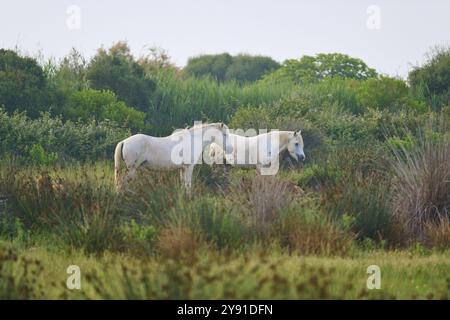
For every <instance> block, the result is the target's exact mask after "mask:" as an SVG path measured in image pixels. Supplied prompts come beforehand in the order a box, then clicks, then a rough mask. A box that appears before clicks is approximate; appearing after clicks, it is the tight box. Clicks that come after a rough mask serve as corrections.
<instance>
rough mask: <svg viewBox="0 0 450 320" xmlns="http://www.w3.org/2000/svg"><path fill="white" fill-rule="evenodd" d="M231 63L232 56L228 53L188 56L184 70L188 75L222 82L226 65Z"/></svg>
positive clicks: (226, 68)
mask: <svg viewBox="0 0 450 320" xmlns="http://www.w3.org/2000/svg"><path fill="white" fill-rule="evenodd" d="M232 63H233V57H232V56H231V55H230V54H228V53H222V54H205V55H200V56H198V57H193V58H189V60H188V63H187V65H186V67H185V68H184V72H185V73H186V74H187V75H188V76H194V77H205V76H210V77H212V78H213V79H215V80H217V81H219V82H222V81H224V80H225V75H226V73H227V70H228V67H229V66H230V65H231V64H232Z"/></svg>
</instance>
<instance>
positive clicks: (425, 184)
mask: <svg viewBox="0 0 450 320" xmlns="http://www.w3.org/2000/svg"><path fill="white" fill-rule="evenodd" d="M446 52H447V53H448V50H447V51H445V50H444V51H438V52H435V53H432V57H431V58H430V60H429V61H428V62H426V63H425V65H424V66H422V67H417V68H415V69H414V70H413V71H412V72H411V74H410V75H409V82H408V83H407V82H405V81H404V80H402V79H397V78H392V77H388V76H384V75H383V76H382V75H378V74H377V73H376V72H375V70H373V69H371V68H370V67H368V66H367V65H365V63H364V62H362V61H361V60H359V59H356V58H352V57H348V56H346V55H342V54H319V55H317V56H315V57H303V58H301V59H300V60H295V61H294V60H290V61H286V62H285V63H283V65H282V66H280V67H274V68H273V69H271V73H270V74H266V75H265V76H264V77H263V78H262V79H260V76H257V77H256V76H255V77H253V76H251V77H250V75H252V74H253V75H254V74H256V73H253V72H254V71H255V70H256V69H258V68H259V67H256V66H257V65H258V63H257V59H256V58H255V57H246V56H237V57H232V56H230V55H228V54H223V55H216V56H207V57H203V58H202V59H199V58H194V59H192V60H191V62H190V65H188V66H187V67H186V69H185V70H180V69H178V68H177V67H175V66H174V65H173V64H172V63H171V62H170V59H169V57H168V55H167V53H165V52H164V51H160V50H158V49H152V50H151V51H150V53H149V54H148V55H147V56H142V57H139V58H135V57H133V56H132V55H131V54H130V51H129V49H128V48H127V46H126V44H124V43H119V44H117V45H114V46H113V47H112V48H111V49H108V50H106V49H101V50H100V51H99V53H98V54H97V56H95V57H94V58H93V59H92V61H85V60H84V58H83V57H82V56H81V55H80V54H79V53H77V52H76V51H72V52H71V53H70V54H69V55H68V56H67V57H66V58H65V59H63V60H62V61H61V62H60V63H55V62H52V61H50V62H49V63H47V64H45V65H43V66H40V65H39V64H38V63H37V62H36V61H34V60H33V59H32V58H29V57H22V56H21V55H20V54H18V53H16V52H12V51H9V50H2V51H0V103H1V104H2V107H1V108H0V298H30V299H34V298H50V299H55V298H73V299H78V298H89V299H96V298H127V299H128V298H138V299H149V298H150V299H155V298H156V299H158V298H171V299H176V298H197V299H207V298H261V299H265V298H280V299H282V298H293V299H298V298H311V299H316V298H327V299H335V298H363V299H386V298H420V299H424V298H427V299H435V298H436V299H448V298H449V295H450V287H449V285H448V284H449V277H448V270H449V265H450V260H449V257H450V255H449V248H450V194H449V190H450V188H449V181H450V158H449V157H448V154H449V139H450V130H449V129H450V128H449V124H450V106H449V105H448V100H447V101H446V100H445V99H446V98H445V97H446V94H447V92H446V91H445V90H441V89H439V88H441V87H442V86H441V83H446V88H448V87H450V83H449V82H448V81H447V82H445V81H446V80H445V79H446V78H445V74H446V73H445V72H447V73H450V69H449V68H448V66H449V65H448V64H446V63H445V62H446V61H447V60H446V59H447V57H448V55H446ZM196 59H197V60H196ZM239 59H241V60H240V62H239V63H238V62H236V61H239ZM4 61H8V63H4ZM208 61H209V62H208ZM230 61H231V62H230ZM206 62H208V63H210V64H211V66H214V68H215V69H214V70H215V71H214V72H217V74H216V75H214V74H209V76H206V77H204V74H196V73H195V72H196V71H193V70H200V69H201V68H200V66H201V65H207V64H208V63H206ZM197 63H198V65H197V67H198V69H196V68H197V67H195V68H194V66H195V65H196V64H197ZM234 63H237V64H236V65H237V66H238V67H235V69H234V71H233V72H236V73H234V75H233V77H231V76H230V77H231V78H227V74H228V75H229V74H231V71H230V70H233V68H232V66H233V65H234ZM263 64H264V63H263ZM224 65H225V67H223V66H224ZM25 66H29V67H25ZM247 66H249V67H248V69H246V68H247ZM219 67H220V68H222V67H223V68H222V69H220V68H219ZM202 68H203V67H202ZM205 68H206V67H205ZM208 68H209V67H208ZM208 68H206V69H208ZM253 68H254V69H253ZM435 68H437V69H439V70H441V69H442V70H443V71H442V72H441V71H439V72H437V71H436V72H435V71H433V70H435ZM206 69H205V70H206ZM437 69H436V70H437ZM5 70H6V71H5ZM202 72H203V71H202ZM204 72H205V73H208V72H212V71H211V70H209V71H204ZM240 72H242V74H245V75H242V78H240V77H241V75H240ZM267 72H269V71H267ZM261 74H262V73H261ZM15 75H20V77H22V79H28V78H29V79H31V80H29V81H28V80H27V81H24V82H20V81H16V82H14V81H12V80H11V77H13V76H15ZM219 75H220V77H222V78H219ZM247 76H248V78H247ZM434 77H436V79H434ZM37 78H39V79H41V80H42V83H41V82H39V81H38V82H35V79H37ZM244 78H245V80H244ZM419 78H420V79H421V80H418V79H419ZM111 79H115V80H114V81H111ZM230 79H231V80H230ZM447 80H448V79H447ZM37 83H39V86H38V84H37ZM120 83H125V84H126V85H128V86H130V88H129V90H128V89H126V90H125V89H124V87H123V86H116V85H117V84H120ZM424 83H427V85H426V86H427V87H428V88H433V90H432V91H431V90H430V91H423V88H425V87H426V86H424V85H423V84H424ZM436 83H439V84H440V85H439V86H437V85H436V86H435V85H434V84H436ZM432 84H433V86H432ZM41 85H42V86H41ZM443 87H445V85H443ZM37 88H38V89H39V90H37ZM18 90H22V92H19V91H18ZM43 90H44V91H43ZM122 90H123V91H122ZM42 92H45V95H44V98H45V99H44V98H42V97H41V93H42ZM130 92H133V94H131V95H129V93H130ZM427 92H428V93H431V92H432V94H426V93H427ZM443 97H444V98H443ZM41 98H42V100H40V99H41ZM134 99H136V100H134ZM194 120H206V121H219V120H221V121H225V122H226V123H227V124H228V125H229V126H230V127H231V128H236V129H237V128H241V129H244V130H245V129H249V128H255V129H266V128H268V129H273V128H277V129H280V130H285V129H288V130H293V129H296V130H297V129H302V135H303V137H304V142H305V153H306V155H307V161H306V162H305V163H304V164H297V163H295V162H293V161H292V160H291V159H290V158H289V157H288V156H287V155H282V163H281V168H280V171H279V173H278V175H277V176H274V177H266V176H256V174H255V172H254V171H253V170H246V169H238V168H227V167H224V166H218V167H209V166H206V165H205V166H201V167H200V168H198V169H197V170H196V172H195V175H196V179H195V184H194V190H193V192H192V195H193V196H189V195H187V194H186V193H185V192H184V190H183V189H182V187H181V184H180V181H179V177H178V174H177V173H167V172H148V171H146V170H145V169H142V170H140V172H139V178H138V179H136V180H134V181H133V182H132V184H131V185H129V186H128V188H127V189H126V190H125V191H124V192H123V193H117V192H116V191H115V189H114V181H113V164H112V154H113V150H114V147H115V145H116V143H117V142H118V141H120V140H122V139H123V138H125V137H127V136H129V135H130V134H131V133H133V132H137V131H139V132H143V133H149V134H154V135H165V134H168V133H170V132H171V131H172V130H173V129H175V128H179V127H184V126H185V125H191V124H192V122H193V121H194ZM372 264H376V265H379V266H380V268H381V270H382V284H381V286H382V289H381V290H368V289H367V288H366V280H367V277H368V274H367V273H366V272H367V271H366V270H367V267H368V266H369V265H372ZM69 265H78V266H80V268H81V272H82V289H81V290H69V289H67V288H66V280H67V277H68V274H67V273H66V269H67V267H68V266H69ZM49 279H50V280H49Z"/></svg>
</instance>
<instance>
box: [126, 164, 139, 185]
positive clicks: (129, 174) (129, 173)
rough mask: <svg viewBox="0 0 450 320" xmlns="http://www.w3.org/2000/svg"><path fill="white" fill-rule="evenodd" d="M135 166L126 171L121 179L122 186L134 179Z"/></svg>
mask: <svg viewBox="0 0 450 320" xmlns="http://www.w3.org/2000/svg"><path fill="white" fill-rule="evenodd" d="M136 169H137V168H136V166H135V165H132V166H130V167H129V168H128V169H127V173H126V174H125V176H124V177H123V181H124V184H128V183H130V182H131V180H133V179H134V178H135V177H136Z"/></svg>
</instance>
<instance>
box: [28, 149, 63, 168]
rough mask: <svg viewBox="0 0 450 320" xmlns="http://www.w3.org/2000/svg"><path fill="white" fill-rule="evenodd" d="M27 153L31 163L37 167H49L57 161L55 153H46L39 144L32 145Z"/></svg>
mask: <svg viewBox="0 0 450 320" xmlns="http://www.w3.org/2000/svg"><path fill="white" fill-rule="evenodd" d="M29 152H30V156H29V157H30V160H31V162H32V163H34V164H37V165H43V166H50V165H53V164H55V163H56V161H57V160H58V154H57V153H56V152H50V153H47V152H45V150H44V148H43V147H42V146H41V145H40V144H34V145H33V146H32V147H31V148H30V151H29Z"/></svg>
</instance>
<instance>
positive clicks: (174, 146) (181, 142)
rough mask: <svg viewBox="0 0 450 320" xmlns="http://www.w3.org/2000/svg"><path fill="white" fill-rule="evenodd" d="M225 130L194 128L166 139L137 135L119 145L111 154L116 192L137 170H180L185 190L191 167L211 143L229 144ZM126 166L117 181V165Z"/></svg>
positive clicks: (213, 125)
mask: <svg viewBox="0 0 450 320" xmlns="http://www.w3.org/2000/svg"><path fill="white" fill-rule="evenodd" d="M227 134H228V127H227V126H226V125H225V124H223V123H208V124H201V125H194V126H193V127H191V128H188V129H183V130H178V131H175V132H174V133H172V134H171V135H170V136H167V137H152V136H148V135H145V134H136V135H133V136H131V137H129V138H126V139H125V140H122V141H120V142H119V143H118V144H117V146H116V149H115V152H114V176H115V183H116V188H117V189H118V190H119V189H120V187H121V184H122V183H123V182H128V181H129V180H131V179H132V178H134V177H135V175H136V170H137V169H138V168H139V167H140V166H146V167H149V168H151V169H156V170H175V169H182V170H181V177H182V179H183V180H184V185H185V187H186V188H187V189H190V188H191V185H192V173H193V171H194V166H195V165H196V164H198V163H199V162H200V161H201V160H202V154H203V151H204V149H205V148H206V147H207V146H208V145H209V144H210V143H211V141H212V140H214V141H228V139H227V138H226V136H227ZM227 148H228V147H227ZM121 161H124V162H125V165H126V168H127V172H126V174H125V176H124V177H123V179H120V177H119V173H120V163H121Z"/></svg>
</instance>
